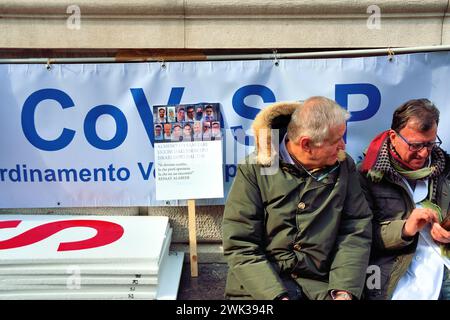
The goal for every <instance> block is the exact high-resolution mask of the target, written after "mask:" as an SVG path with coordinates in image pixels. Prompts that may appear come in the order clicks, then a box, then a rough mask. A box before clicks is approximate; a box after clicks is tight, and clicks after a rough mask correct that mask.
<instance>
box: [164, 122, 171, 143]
mask: <svg viewBox="0 0 450 320" xmlns="http://www.w3.org/2000/svg"><path fill="white" fill-rule="evenodd" d="M164 140H165V141H171V140H172V124H171V123H164Z"/></svg>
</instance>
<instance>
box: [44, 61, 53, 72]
mask: <svg viewBox="0 0 450 320" xmlns="http://www.w3.org/2000/svg"><path fill="white" fill-rule="evenodd" d="M45 68H46V69H47V70H48V71H50V69H51V68H52V66H51V61H50V58H48V59H47V64H46V65H45Z"/></svg>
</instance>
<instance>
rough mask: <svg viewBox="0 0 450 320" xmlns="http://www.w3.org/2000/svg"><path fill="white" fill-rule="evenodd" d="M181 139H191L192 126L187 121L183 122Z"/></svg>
mask: <svg viewBox="0 0 450 320" xmlns="http://www.w3.org/2000/svg"><path fill="white" fill-rule="evenodd" d="M183 141H193V138H192V126H191V124H190V123H188V122H185V123H184V124H183Z"/></svg>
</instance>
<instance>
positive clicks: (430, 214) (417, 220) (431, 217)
mask: <svg viewBox="0 0 450 320" xmlns="http://www.w3.org/2000/svg"><path fill="white" fill-rule="evenodd" d="M437 221H438V218H437V214H436V211H434V210H432V209H424V208H418V209H414V210H413V211H412V212H411V215H410V216H409V217H408V219H406V223H405V224H404V226H403V231H402V233H403V236H405V237H414V236H415V235H416V233H417V232H419V231H420V230H422V229H423V227H425V225H426V224H427V223H433V222H437Z"/></svg>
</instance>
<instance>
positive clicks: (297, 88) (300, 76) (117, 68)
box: [0, 52, 450, 208]
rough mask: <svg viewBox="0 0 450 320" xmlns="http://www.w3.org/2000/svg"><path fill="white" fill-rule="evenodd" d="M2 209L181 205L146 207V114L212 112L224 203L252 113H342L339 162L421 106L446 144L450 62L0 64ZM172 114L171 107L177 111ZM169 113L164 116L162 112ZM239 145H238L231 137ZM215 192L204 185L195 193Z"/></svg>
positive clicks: (149, 149) (149, 120) (248, 138)
mask: <svg viewBox="0 0 450 320" xmlns="http://www.w3.org/2000/svg"><path fill="white" fill-rule="evenodd" d="M0 83H1V86H0V97H1V99H0V133H1V135H0V152H1V157H0V194H1V196H0V207H2V208H27V207H29V208H39V207H44V208H50V207H93V206H114V207H121V206H161V205H184V204H185V201H184V200H183V201H180V200H167V201H157V200H156V198H155V193H156V192H155V168H154V149H153V146H154V138H155V131H156V130H158V134H160V130H163V129H164V127H163V126H157V125H155V119H156V118H157V117H156V116H155V117H154V115H153V110H154V109H153V107H154V106H159V105H173V106H177V105H180V104H183V105H189V104H199V103H205V102H215V103H217V104H218V105H219V106H220V111H221V113H222V119H221V121H220V124H221V128H222V135H223V140H222V142H223V182H224V190H225V196H224V198H220V199H205V200H202V201H198V203H199V204H223V203H224V201H225V199H226V195H227V193H228V190H229V188H230V186H231V183H232V181H233V177H234V176H235V174H236V163H237V162H238V161H239V160H240V159H242V158H243V157H244V156H245V155H247V154H249V153H250V152H251V151H252V150H253V148H254V147H253V144H254V143H253V137H252V132H251V129H250V126H251V124H252V121H253V119H254V118H255V116H256V114H257V113H258V112H259V111H260V110H261V109H263V108H264V107H266V106H268V105H270V104H272V103H274V102H278V101H292V100H305V99H307V98H308V97H310V96H315V95H323V96H326V97H329V98H331V99H334V100H336V101H337V102H338V103H339V104H340V105H342V106H343V107H344V108H346V109H348V110H349V111H350V113H351V115H352V116H351V118H350V119H349V121H348V130H347V133H346V142H347V152H348V153H349V154H350V155H351V156H352V157H353V158H354V159H355V161H358V160H359V159H360V157H361V155H362V152H363V150H364V149H365V148H366V146H367V144H368V143H369V142H370V140H371V139H372V138H373V137H374V136H375V135H376V134H377V133H378V132H380V131H382V130H385V129H387V128H389V127H390V124H391V119H392V112H393V110H394V109H395V108H396V107H398V106H399V105H400V104H402V103H403V102H405V101H406V100H409V99H413V98H428V99H430V100H432V101H433V102H434V103H435V104H436V106H437V107H438V108H439V109H440V111H441V122H440V126H439V130H438V134H439V136H440V137H441V139H442V140H443V141H444V143H443V148H444V149H446V148H448V140H449V139H450V126H449V125H448V119H450V106H449V105H448V104H449V102H448V101H450V100H449V95H450V90H448V83H450V53H449V52H435V53H417V54H408V55H396V56H395V57H394V59H393V60H392V61H390V60H388V58H387V57H364V58H334V59H308V60H279V61H278V64H275V63H274V61H270V60H262V61H214V62H212V61H202V62H170V63H165V65H164V67H163V66H162V65H161V64H160V63H116V64H63V65H53V66H52V67H51V69H50V70H47V68H46V67H45V65H27V64H23V65H22V64H17V65H0ZM174 110H175V109H174ZM167 111H168V112H169V111H171V109H170V108H167ZM238 135H239V136H240V137H241V139H238V138H237V136H238ZM214 183H216V181H214V179H209V180H205V181H204V182H203V184H204V188H209V187H210V186H211V185H213V184H214Z"/></svg>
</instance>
